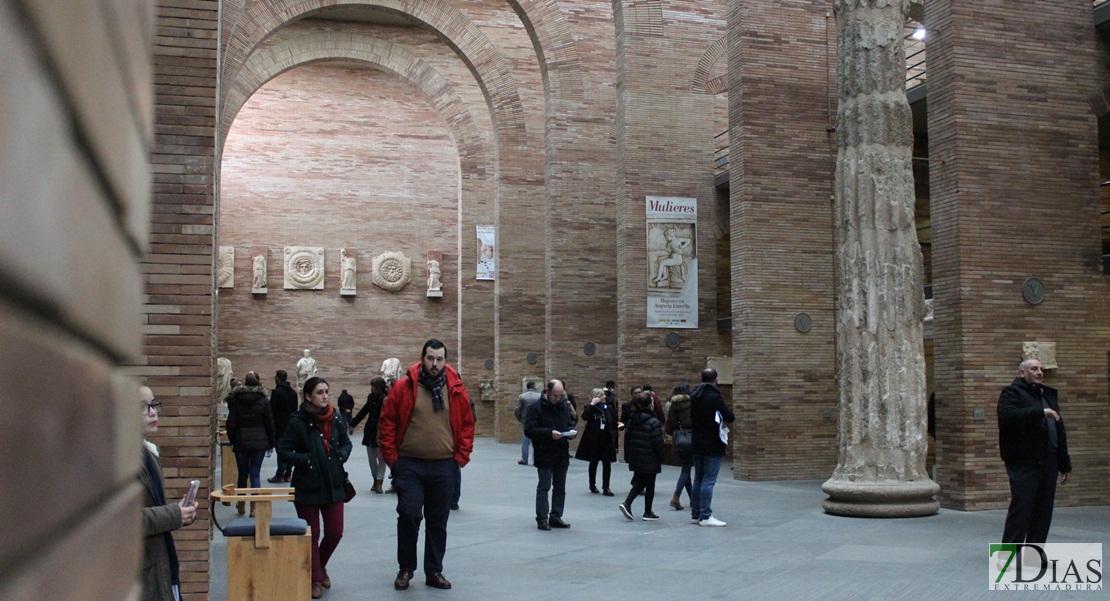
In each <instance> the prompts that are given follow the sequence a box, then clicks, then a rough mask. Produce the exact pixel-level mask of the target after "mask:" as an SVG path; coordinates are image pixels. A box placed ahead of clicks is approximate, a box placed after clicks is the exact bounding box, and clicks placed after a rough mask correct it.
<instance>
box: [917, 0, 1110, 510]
mask: <svg viewBox="0 0 1110 601" xmlns="http://www.w3.org/2000/svg"><path fill="white" fill-rule="evenodd" d="M925 27H926V29H927V30H928V37H927V38H926V49H927V53H928V57H929V71H928V86H929V117H928V125H929V169H930V170H929V179H930V192H931V200H932V206H931V217H932V229H933V291H934V299H935V300H934V303H935V315H936V317H935V328H936V329H935V332H936V335H935V345H936V346H935V349H936V350H935V365H936V367H935V371H936V394H937V479H938V482H939V484H940V485H941V503H942V505H943V506H945V507H951V508H957V509H986V508H998V507H1004V506H1005V504H1006V502H1007V500H1008V498H1009V491H1008V487H1007V480H1006V474H1005V470H1004V467H1003V464H1002V461H1001V459H1000V458H999V456H998V425H997V418H996V415H995V410H996V405H997V400H998V394H999V392H1000V390H1001V389H1002V387H1003V386H1005V385H1007V384H1009V383H1010V382H1011V381H1012V380H1013V379H1014V378H1015V377H1016V376H1017V366H1018V362H1019V361H1021V359H1022V354H1021V351H1022V342H1025V341H1048V342H1056V343H1057V361H1058V363H1059V366H1060V367H1059V368H1058V369H1055V370H1049V371H1048V374H1047V376H1046V378H1045V384H1047V385H1048V386H1052V387H1054V388H1058V389H1059V390H1060V406H1061V415H1062V416H1063V418H1064V421H1065V423H1066V424H1067V427H1068V442H1069V446H1070V447H1071V449H1070V450H1071V456H1072V463H1073V465H1074V469H1075V471H1076V476H1077V477H1076V478H1075V479H1073V482H1072V483H1071V484H1069V485H1068V486H1064V487H1060V488H1058V490H1057V497H1056V499H1057V503H1058V504H1079V503H1105V498H1106V494H1107V492H1108V491H1110V484H1108V483H1110V465H1108V464H1107V463H1106V462H1105V461H1102V460H1101V459H1098V458H1099V457H1104V456H1105V455H1106V453H1107V451H1108V450H1110V442H1108V441H1110V436H1108V430H1107V426H1106V424H1105V421H1106V420H1105V419H1104V417H1105V411H1106V394H1107V388H1108V387H1107V354H1106V349H1107V348H1110V320H1108V319H1107V314H1106V306H1107V299H1108V298H1110V278H1108V277H1107V276H1106V275H1104V274H1103V273H1102V270H1101V266H1100V264H1099V256H1100V254H1101V252H1100V248H1099V245H1100V234H1099V218H1098V190H1097V183H1098V180H1097V176H1098V148H1097V139H1096V133H1097V126H1096V122H1095V117H1094V115H1093V114H1092V113H1091V109H1090V108H1089V106H1088V105H1087V102H1086V96H1087V95H1088V94H1089V93H1091V92H1094V91H1095V90H1097V89H1098V86H1099V84H1100V82H1101V80H1100V75H1101V74H1102V70H1101V69H1100V67H1099V62H1100V61H1102V60H1104V59H1105V57H1102V56H1099V55H1098V54H1097V52H1096V48H1097V41H1096V36H1097V34H1096V31H1095V29H1094V27H1093V26H1092V23H1091V6H1090V5H1089V4H1086V3H1082V2H1068V1H1066V0H1051V1H1048V2H1042V3H1038V4H1037V5H1036V8H1035V9H1033V8H1031V7H1030V6H1029V5H1026V4H1022V3H1001V4H1000V3H996V2H984V1H982V0H971V1H963V0H961V1H960V2H952V1H950V0H937V1H935V2H927V3H925ZM1061 40H1068V43H1067V44H1064V43H1061ZM1030 277H1036V278H1038V279H1040V280H1041V281H1042V282H1043V284H1044V289H1045V294H1044V301H1043V302H1041V303H1040V304H1036V305H1034V304H1030V303H1029V302H1026V301H1025V300H1024V299H1023V297H1022V285H1023V283H1024V282H1025V280H1026V279H1027V278H1030Z"/></svg>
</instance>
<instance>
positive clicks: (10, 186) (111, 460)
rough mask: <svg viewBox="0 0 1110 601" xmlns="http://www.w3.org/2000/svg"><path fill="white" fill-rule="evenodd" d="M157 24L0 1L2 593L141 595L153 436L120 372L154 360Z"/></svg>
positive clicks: (124, 10) (139, 7) (115, 8)
mask: <svg viewBox="0 0 1110 601" xmlns="http://www.w3.org/2000/svg"><path fill="white" fill-rule="evenodd" d="M153 31H154V14H153V11H152V7H151V6H150V5H148V4H147V3H143V2H91V1H90V2H81V3H77V4H73V3H67V2H23V1H14V2H3V3H0V53H2V54H3V56H4V60H3V61H2V64H0V104H2V106H3V107H4V110H3V111H0V344H2V345H3V347H4V348H5V349H6V352H5V354H4V359H3V361H0V377H2V378H3V380H4V382H5V386H4V387H3V390H2V392H0V408H2V409H3V411H4V413H5V414H6V415H8V416H11V417H10V418H9V419H4V420H0V437H2V438H3V440H4V444H5V449H6V450H8V451H9V453H8V457H7V458H6V459H5V460H4V461H0V481H2V482H3V483H4V485H3V487H2V488H0V511H3V513H4V515H6V516H8V518H7V519H5V525H4V535H3V536H2V537H0V574H2V575H3V576H2V577H0V598H3V599H5V600H12V601H23V600H27V601H33V600H39V599H93V600H100V599H103V600H109V599H122V598H127V597H128V596H135V595H137V593H138V585H137V582H136V580H135V577H134V575H136V574H137V573H138V569H139V561H140V553H141V548H142V547H141V533H140V518H139V503H140V501H139V498H140V494H141V486H140V485H139V484H138V482H137V481H136V479H135V474H136V472H137V471H138V469H139V458H140V448H141V447H140V445H141V441H142V432H141V427H140V424H139V415H138V411H137V399H138V390H137V385H136V383H135V382H134V380H131V379H128V378H126V377H125V376H124V375H123V369H122V368H121V366H122V365H123V364H124V363H126V362H128V361H133V360H135V359H136V358H137V357H139V355H140V353H141V346H140V341H141V335H140V327H139V326H140V302H141V291H140V285H141V275H140V270H139V261H140V258H141V256H142V253H143V252H144V250H145V247H146V241H147V234H148V218H149V215H150V196H149V193H150V170H149V167H148V165H147V163H146V149H147V147H148V145H149V143H150V138H151V127H150V124H151V121H152V116H151V111H152V104H151V94H150V71H151V47H152V44H153ZM172 490H173V485H172V483H171V492H172ZM19 516H22V517H19ZM105 574H110V575H112V576H113V577H112V578H105Z"/></svg>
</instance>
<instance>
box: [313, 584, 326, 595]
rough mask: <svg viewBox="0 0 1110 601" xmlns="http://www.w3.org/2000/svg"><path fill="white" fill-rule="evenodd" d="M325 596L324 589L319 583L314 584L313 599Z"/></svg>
mask: <svg viewBox="0 0 1110 601" xmlns="http://www.w3.org/2000/svg"><path fill="white" fill-rule="evenodd" d="M323 596H324V587H323V586H320V583H319V582H313V583H312V598H313V599H319V598H320V597H323Z"/></svg>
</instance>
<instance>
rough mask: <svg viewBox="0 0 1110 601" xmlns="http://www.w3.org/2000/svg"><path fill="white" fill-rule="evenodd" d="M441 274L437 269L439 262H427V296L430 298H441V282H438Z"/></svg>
mask: <svg viewBox="0 0 1110 601" xmlns="http://www.w3.org/2000/svg"><path fill="white" fill-rule="evenodd" d="M441 276H442V272H441V271H440V268H439V261H437V260H435V259H431V260H429V261H428V296H429V297H430V298H439V297H441V296H443V282H441V281H440V277H441Z"/></svg>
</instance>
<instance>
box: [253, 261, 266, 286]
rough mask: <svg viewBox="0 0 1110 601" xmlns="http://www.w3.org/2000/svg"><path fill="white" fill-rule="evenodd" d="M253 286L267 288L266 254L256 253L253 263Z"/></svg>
mask: <svg viewBox="0 0 1110 601" xmlns="http://www.w3.org/2000/svg"><path fill="white" fill-rule="evenodd" d="M252 271H253V273H252V278H251V288H254V289H255V290H263V289H265V288H266V255H255V257H254V261H253V264H252Z"/></svg>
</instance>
